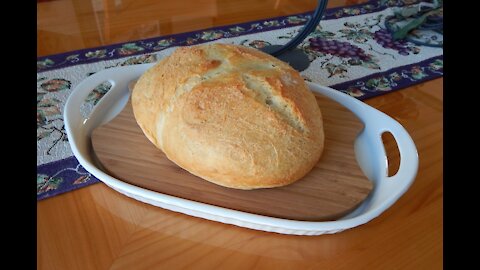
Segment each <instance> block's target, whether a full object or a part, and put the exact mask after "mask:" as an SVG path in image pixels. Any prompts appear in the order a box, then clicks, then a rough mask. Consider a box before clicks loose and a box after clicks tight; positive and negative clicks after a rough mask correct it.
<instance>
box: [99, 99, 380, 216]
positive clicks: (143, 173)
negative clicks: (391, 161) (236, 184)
mask: <svg viewBox="0 0 480 270" xmlns="http://www.w3.org/2000/svg"><path fill="white" fill-rule="evenodd" d="M316 98H317V102H318V104H319V106H320V108H321V110H322V114H323V119H324V130H325V148H324V152H323V155H322V158H321V159H320V161H319V162H318V164H317V165H316V166H315V167H314V169H313V170H312V171H311V172H310V173H309V174H307V175H306V176H305V177H304V178H302V179H300V180H299V181H297V182H295V183H293V184H291V185H288V186H285V187H279V188H270V189H257V190H236V189H231V188H226V187H222V186H218V185H215V184H212V183H210V182H208V181H206V180H203V179H201V178H199V177H197V176H194V175H192V174H190V173H189V172H187V171H185V170H183V169H182V168H180V167H178V166H177V165H176V164H174V163H173V162H171V161H170V160H168V159H167V157H166V156H165V155H164V154H163V152H162V151H161V150H159V149H157V148H156V147H155V146H154V145H153V144H152V143H150V141H149V140H148V139H147V138H146V137H145V136H144V134H143V133H142V130H141V129H140V127H139V126H138V125H137V123H136V121H135V119H134V116H133V112H132V106H131V103H130V102H128V104H127V105H126V106H125V108H124V110H123V111H122V112H121V113H120V114H119V115H118V116H117V117H116V118H114V119H113V120H112V121H111V122H109V123H107V124H105V125H103V126H100V127H98V128H97V129H95V130H94V131H93V134H92V145H93V149H94V151H95V153H96V155H97V157H98V159H99V160H100V162H101V163H102V165H103V166H104V167H105V169H106V170H107V172H108V173H109V174H110V175H112V176H114V177H116V178H118V179H121V180H122V181H124V182H128V183H130V184H133V185H136V186H139V187H143V188H145V189H149V190H153V191H157V192H160V193H164V194H168V195H172V196H176V197H180V198H184V199H189V200H193V201H198V202H203V203H207V204H212V205H217V206H222V207H225V208H230V209H235V210H240V211H244V212H249V213H255V214H260V215H266V216H271V217H279V218H286V219H293V220H309V221H325V220H335V219H337V218H339V217H341V216H343V215H345V214H347V213H348V212H350V211H352V210H354V209H355V207H356V206H358V205H359V204H360V203H361V202H362V201H363V200H364V199H365V198H366V197H367V195H368V194H369V193H370V191H371V190H372V187H373V185H372V182H370V181H369V180H368V179H367V178H366V176H365V175H364V174H363V173H362V171H361V169H360V167H359V166H358V164H357V162H356V160H355V153H354V148H353V145H354V140H355V137H356V135H357V134H358V133H359V132H360V130H361V129H362V127H363V124H362V123H361V122H360V121H359V120H358V118H357V117H356V116H355V115H354V114H353V113H351V112H350V111H349V110H347V109H346V108H344V107H343V106H341V105H339V104H338V103H336V102H334V101H332V100H330V99H328V98H325V97H323V96H317V97H316Z"/></svg>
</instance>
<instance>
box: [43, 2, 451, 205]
mask: <svg viewBox="0 0 480 270" xmlns="http://www.w3.org/2000/svg"><path fill="white" fill-rule="evenodd" d="M419 2H420V1H414V0H389V1H380V0H374V1H369V2H366V3H364V4H359V5H353V6H348V7H340V8H332V9H327V10H326V12H325V15H324V18H323V19H322V21H321V22H320V24H319V26H317V28H316V30H315V31H314V32H313V33H312V34H311V35H310V36H309V37H307V38H306V39H305V40H304V42H302V43H301V44H300V45H299V46H298V47H299V48H300V49H302V50H303V51H305V53H306V54H307V55H308V57H309V59H310V61H311V62H310V66H309V67H308V68H307V69H306V70H304V71H302V72H301V74H302V76H303V77H304V79H305V80H307V81H312V82H315V83H318V84H322V85H326V86H330V87H332V88H334V89H336V90H339V91H342V92H344V93H347V94H349V95H352V96H354V97H356V98H358V99H360V100H363V99H366V98H369V97H373V96H377V95H382V94H385V93H389V92H391V91H395V90H399V89H402V88H405V87H408V86H411V85H413V84H418V83H421V82H424V81H427V80H431V79H435V78H438V77H440V76H442V75H443V49H442V48H441V47H427V46H420V45H416V44H414V43H411V42H408V41H404V40H398V41H393V40H392V38H391V34H390V33H389V32H388V31H387V30H386V28H385V19H386V18H388V17H389V16H392V15H393V14H394V13H393V12H394V9H396V8H399V7H402V6H405V5H411V4H415V3H419ZM311 15H312V12H307V13H302V14H297V15H290V16H284V17H276V18H269V19H265V20H259V21H254V22H248V23H241V24H235V25H228V26H222V27H215V28H210V29H206V30H199V31H194V32H188V33H182V34H176V35H169V36H162V37H157V38H150V39H144V40H138V41H132V42H125V43H119V44H114V45H109V46H103V47H97V48H90V49H84V50H78V51H72V52H67V53H62V54H57V55H49V56H45V57H39V58H38V59H37V200H41V199H45V198H48V197H52V196H55V195H58V194H61V193H64V192H67V191H72V190H75V189H78V188H81V187H84V186H88V185H90V184H94V183H97V182H98V181H99V180H98V179H96V178H95V177H94V176H93V175H91V174H90V173H89V172H88V171H86V170H85V169H84V168H83V167H82V166H81V165H80V164H79V163H78V161H77V159H76V158H75V157H74V156H73V154H72V151H71V149H70V146H69V144H68V138H67V136H66V132H65V128H64V123H63V119H62V114H63V106H64V104H65V101H66V99H67V98H68V95H69V94H70V93H71V91H72V90H73V89H74V88H75V86H76V85H77V84H78V83H79V82H81V81H82V80H83V79H85V78H86V77H88V76H90V75H91V74H94V73H96V72H98V71H100V70H103V69H106V68H111V67H116V66H124V65H134V64H142V63H151V62H156V61H158V60H159V59H161V58H162V57H164V56H166V55H168V54H170V53H171V52H172V51H173V50H174V49H175V47H177V46H189V45H195V44H200V43H206V42H222V43H232V44H242V45H245V46H250V47H255V48H262V47H264V46H266V45H277V44H278V45H279V44H285V43H286V42H288V41H289V40H290V39H291V38H293V37H294V36H295V35H296V34H297V33H298V32H299V30H300V29H301V28H302V26H303V25H304V24H305V23H306V22H307V21H308V19H309V18H310V16H311ZM429 38H431V37H429ZM109 88H110V85H108V83H104V84H101V85H99V86H97V87H96V88H95V89H92V92H91V93H90V95H89V96H88V97H87V99H86V101H85V104H84V106H83V108H82V113H84V114H87V113H88V112H89V111H90V110H91V108H93V106H94V105H95V104H96V103H97V102H98V100H99V99H100V98H101V97H102V96H103V95H104V94H105V93H106V92H107V91H108V90H109Z"/></svg>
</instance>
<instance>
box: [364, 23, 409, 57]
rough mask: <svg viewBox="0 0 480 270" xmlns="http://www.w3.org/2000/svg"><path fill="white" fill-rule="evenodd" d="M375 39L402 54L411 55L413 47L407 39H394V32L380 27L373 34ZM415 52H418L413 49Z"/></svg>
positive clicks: (385, 46) (383, 45)
mask: <svg viewBox="0 0 480 270" xmlns="http://www.w3.org/2000/svg"><path fill="white" fill-rule="evenodd" d="M373 38H374V39H375V41H376V42H377V43H378V44H379V45H380V46H382V47H384V48H388V49H392V50H396V51H397V52H398V54H400V55H404V56H406V55H409V54H410V51H411V50H412V49H413V48H411V47H409V46H408V42H407V41H405V40H393V37H392V34H391V33H390V32H388V30H386V29H380V30H378V31H376V32H375V33H374V34H373ZM413 53H418V52H416V51H415V50H413Z"/></svg>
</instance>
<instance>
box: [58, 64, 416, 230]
mask: <svg viewBox="0 0 480 270" xmlns="http://www.w3.org/2000/svg"><path fill="white" fill-rule="evenodd" d="M152 65H153V64H142V65H133V66H125V67H116V68H110V69H106V70H103V71H100V72H98V73H96V74H94V75H92V76H90V77H88V78H86V79H85V80H84V81H82V82H81V83H80V84H78V86H77V87H76V88H75V89H74V91H73V92H72V94H71V95H70V96H69V98H68V100H67V102H66V104H65V108H64V121H65V129H66V131H67V135H68V141H69V143H70V145H71V148H72V151H73V153H74V155H75V157H76V158H77V159H78V161H79V162H80V164H81V165H82V166H83V167H84V168H85V169H86V170H88V171H89V172H90V173H91V174H93V175H94V176H96V177H97V178H98V179H100V180H101V181H102V182H103V183H105V184H107V185H108V186H110V187H111V188H113V189H115V190H117V191H118V192H120V193H122V194H124V195H126V196H128V197H131V198H134V199H136V200H139V201H142V202H145V203H149V204H152V205H155V206H159V207H161V208H165V209H169V210H172V211H176V212H181V213H184V214H187V215H191V216H195V217H201V218H205V219H209V220H214V221H218V222H223V223H228V224H233V225H237V226H241V227H246V228H250V229H255V230H263V231H269V232H277V233H283V234H296V235H320V234H327V233H337V232H340V231H343V230H346V229H349V228H353V227H356V226H359V225H361V224H365V223H366V222H368V221H370V220H372V219H373V218H375V217H377V216H378V215H380V214H381V213H382V212H384V211H385V210H386V209H388V208H389V207H390V206H391V205H392V204H393V203H395V201H397V200H398V199H399V198H400V197H401V196H402V195H403V194H404V193H405V192H406V191H407V189H408V188H409V187H410V185H411V184H412V183H413V181H414V179H415V176H416V174H417V170H418V154H417V150H416V147H415V144H414V142H413V140H412V139H411V137H410V136H409V134H408V132H407V131H406V130H405V129H404V128H403V127H402V126H401V125H400V124H399V123H398V122H397V121H395V120H394V119H392V118H391V117H389V116H387V115H386V114H384V113H382V112H380V111H378V110H376V109H374V108H372V107H370V106H368V105H367V104H365V103H363V102H361V101H359V100H357V99H355V98H353V97H351V96H349V95H347V94H344V93H342V92H339V91H336V90H334V89H331V88H329V87H325V86H321V85H318V84H313V83H308V85H309V87H310V89H311V90H312V91H313V92H316V93H319V94H321V95H324V96H326V97H328V98H330V99H332V100H334V101H336V102H338V103H340V104H341V105H343V106H345V107H346V108H348V109H349V110H350V111H352V112H353V113H354V114H355V115H356V116H357V117H358V118H359V119H360V120H361V121H362V122H363V123H364V125H365V127H364V128H363V130H362V131H361V132H360V133H359V134H358V136H357V138H356V141H355V154H356V158H357V161H358V163H359V165H360V167H361V168H362V170H363V171H364V173H365V175H366V176H367V177H368V178H369V179H370V180H371V181H373V182H374V189H373V190H372V192H371V194H370V195H369V196H368V197H367V199H366V200H365V201H364V202H363V203H362V204H361V205H360V206H359V207H358V208H357V209H356V210H354V211H353V212H351V213H349V214H348V215H346V216H344V217H342V218H340V219H338V220H335V221H323V222H320V221H319V222H315V221H296V220H287V219H281V218H274V217H268V216H262V215H257V214H251V213H246V212H242V211H237V210H232V209H227V208H223V207H219V206H214V205H209V204H205V203H200V202H195V201H190V200H186V199H182V198H177V197H174V196H170V195H166V194H162V193H158V192H155V191H151V190H147V189H144V188H141V187H138V186H134V185H131V184H128V183H126V182H123V181H121V180H119V179H116V178H114V177H112V176H110V175H109V174H107V173H105V172H104V171H102V169H101V166H100V165H99V163H97V162H96V161H95V159H94V155H93V154H92V147H91V140H90V135H91V133H92V131H93V130H94V129H95V128H96V127H97V126H99V125H101V124H104V123H107V122H109V121H110V120H112V119H113V118H114V117H115V116H116V115H117V114H118V113H120V111H121V110H122V109H123V108H124V106H125V104H126V103H127V101H128V98H129V94H130V92H129V90H128V84H129V83H130V82H131V81H133V80H136V79H138V78H139V77H140V75H142V74H143V73H144V72H145V71H146V70H147V69H148V68H150V67H151V66H152ZM105 81H108V82H110V83H111V84H112V88H111V90H110V91H109V92H108V93H107V94H106V95H105V96H104V97H103V98H102V99H101V100H100V101H99V102H98V104H97V105H96V106H95V107H94V108H93V110H92V112H91V114H90V115H89V116H88V117H87V118H85V117H83V116H82V114H81V112H80V107H81V105H82V104H83V103H84V100H85V98H86V97H87V95H88V94H89V92H90V91H91V90H92V89H93V88H95V87H96V86H97V85H99V84H100V83H102V82H105ZM384 132H390V133H391V134H392V135H393V137H394V138H395V140H396V142H397V146H398V149H399V152H400V167H399V169H398V172H397V173H396V174H395V175H394V176H391V177H389V176H388V162H387V156H386V153H385V148H384V146H383V143H382V139H381V135H382V133H384Z"/></svg>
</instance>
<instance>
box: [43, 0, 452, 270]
mask: <svg viewBox="0 0 480 270" xmlns="http://www.w3.org/2000/svg"><path fill="white" fill-rule="evenodd" d="M358 2H362V1H348V0H338V1H334V0H330V1H329V7H334V6H345V5H350V4H355V3H358ZM315 5H316V1H315V0H265V1H256V0H230V1H227V0H216V1H213V0H196V1H188V0H175V1H166V0H165V1H158V0H103V1H93V0H92V1H80V0H50V1H49V0H43V1H40V0H37V14H38V16H37V41H38V47H37V53H38V56H42V55H48V54H54V53H61V52H65V51H71V50H76V49H82V48H88V47H94V46H100V45H106V44H111V43H118V42H125V41H129V40H137V39H142V38H148V37H155V36H160V35H166V34H172V33H180V32H185V31H193V30H198V29H203V28H208V27H212V26H219V25H225V24H232V23H237V22H247V21H251V20H257V19H262V18H267V17H273V16H282V15H288V14H294V13H300V12H305V11H310V10H313V9H314V8H315ZM366 103H368V104H369V105H371V106H373V107H375V108H377V109H379V110H381V111H383V112H385V113H387V114H388V115H390V116H392V117H393V118H395V119H396V120H397V121H399V122H400V123H401V124H402V125H403V126H404V127H405V128H406V129H407V130H408V132H409V133H410V134H411V136H412V138H413V140H414V141H415V143H416V146H417V149H418V153H419V158H420V166H419V171H418V175H417V178H416V180H415V182H414V184H413V185H412V186H411V188H410V189H409V190H408V191H407V192H406V193H405V195H404V196H403V197H402V198H400V199H399V200H398V201H397V202H396V203H395V204H394V205H393V206H392V207H391V208H389V209H388V210H387V211H386V212H384V213H383V214H382V215H380V216H379V217H378V218H376V219H374V220H372V221H371V222H369V223H367V224H365V225H362V226H360V227H356V228H354V229H350V230H347V231H344V232H342V233H338V234H334V235H321V236H291V235H281V234H276V233H267V232H262V231H255V230H250V229H245V228H240V227H236V226H233V225H226V224H222V223H218V222H213V221H207V220H204V219H200V218H195V217H190V216H187V215H184V214H179V213H175V212H171V211H168V210H163V209H161V208H157V207H154V206H151V205H147V204H144V203H141V202H138V201H135V200H133V199H130V198H128V197H125V196H123V195H121V194H119V193H117V192H116V191H113V190H112V189H110V188H108V187H107V186H105V185H104V184H102V183H99V184H95V185H91V186H88V187H86V188H82V189H79V190H76V191H72V192H68V193H65V194H62V195H59V196H55V197H52V198H49V199H45V200H42V201H39V202H38V203H37V211H38V212H37V266H38V269H442V267H443V146H442V145H443V79H436V80H433V81H429V82H426V83H422V84H419V85H416V86H413V87H409V88H407V89H404V90H400V91H396V92H393V93H389V94H386V95H382V96H379V97H375V98H371V99H368V100H366ZM385 141H386V148H387V149H395V148H394V143H393V142H392V140H389V139H386V140H385ZM389 152H391V154H390V155H389V158H390V159H391V161H392V163H394V164H395V163H397V164H398V155H396V153H395V151H393V150H389Z"/></svg>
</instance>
